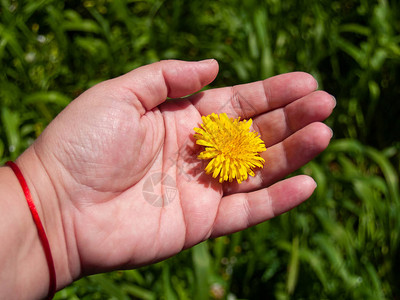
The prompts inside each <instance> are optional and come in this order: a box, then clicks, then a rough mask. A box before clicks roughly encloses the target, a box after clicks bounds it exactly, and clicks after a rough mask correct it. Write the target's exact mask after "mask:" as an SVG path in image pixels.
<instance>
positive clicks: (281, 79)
mask: <svg viewBox="0 0 400 300" xmlns="http://www.w3.org/2000/svg"><path fill="white" fill-rule="evenodd" d="M316 88H317V82H316V80H315V79H314V78H313V77H312V76H311V75H310V74H307V73H303V72H294V73H287V74H282V75H278V76H274V77H271V78H268V79H265V80H263V81H257V82H253V83H248V84H242V85H236V86H233V87H225V88H219V89H213V90H208V91H204V92H202V93H199V94H196V95H193V96H192V97H191V100H192V103H193V104H194V105H195V107H196V108H197V110H198V111H199V112H200V114H202V115H209V114H211V113H223V112H225V113H227V114H228V116H230V117H235V118H236V117H237V116H241V117H242V118H249V117H253V116H256V115H258V114H261V113H264V112H267V111H270V110H273V109H276V108H279V107H283V106H285V105H287V104H288V103H290V102H292V101H294V100H296V99H298V98H301V97H303V96H305V95H307V94H309V93H311V92H312V91H314V90H315V89H316Z"/></svg>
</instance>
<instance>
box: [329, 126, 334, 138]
mask: <svg viewBox="0 0 400 300" xmlns="http://www.w3.org/2000/svg"><path fill="white" fill-rule="evenodd" d="M328 128H329V130H330V131H331V138H332V137H333V130H332V128H330V127H328Z"/></svg>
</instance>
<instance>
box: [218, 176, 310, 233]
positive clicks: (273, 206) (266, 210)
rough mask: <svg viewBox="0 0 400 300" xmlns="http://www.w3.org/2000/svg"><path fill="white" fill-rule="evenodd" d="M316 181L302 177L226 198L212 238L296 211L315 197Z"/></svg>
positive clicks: (220, 209) (223, 200) (220, 207)
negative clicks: (292, 210)
mask: <svg viewBox="0 0 400 300" xmlns="http://www.w3.org/2000/svg"><path fill="white" fill-rule="evenodd" d="M315 187H316V183H315V181H314V180H313V179H312V178H311V177H308V176H305V175H300V176H296V177H292V178H289V179H286V180H283V181H280V182H278V183H276V184H274V185H272V186H270V187H268V188H265V189H262V190H258V191H255V192H251V193H239V194H233V195H229V196H225V197H223V198H222V200H221V203H220V205H219V208H218V213H217V216H216V219H215V222H214V225H213V228H212V232H211V237H218V236H221V235H225V234H230V233H233V232H237V231H239V230H243V229H246V228H248V227H250V226H253V225H256V224H259V223H261V222H264V221H266V220H268V219H271V218H273V217H275V216H278V215H280V214H283V213H284V212H286V211H288V210H290V209H292V208H294V207H296V206H297V205H299V204H300V203H302V202H303V201H305V200H306V199H308V198H309V197H310V196H311V194H312V193H313V191H314V189H315Z"/></svg>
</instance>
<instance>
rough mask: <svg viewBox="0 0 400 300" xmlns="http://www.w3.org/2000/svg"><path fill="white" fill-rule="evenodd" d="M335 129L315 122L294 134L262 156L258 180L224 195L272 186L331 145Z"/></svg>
mask: <svg viewBox="0 0 400 300" xmlns="http://www.w3.org/2000/svg"><path fill="white" fill-rule="evenodd" d="M331 137H332V130H331V129H330V128H329V127H328V126H326V125H325V124H323V123H318V122H317V123H312V124H309V125H307V126H306V127H304V128H302V129H300V130H299V131H297V132H295V133H294V134H292V135H291V136H289V137H288V138H286V139H285V140H284V141H282V142H280V143H278V144H275V145H274V146H272V147H269V148H267V150H266V151H265V152H263V153H262V155H261V156H262V157H263V158H264V159H265V165H264V168H263V169H257V170H256V172H255V173H256V175H255V177H250V178H249V179H248V180H247V181H245V182H243V183H241V184H237V183H235V182H232V183H230V184H227V185H225V186H224V193H225V194H232V193H237V192H245V191H254V190H258V189H260V188H263V187H266V186H269V185H271V184H273V183H275V182H277V181H278V180H280V179H282V178H284V177H285V176H287V175H289V174H290V173H292V172H293V171H295V170H297V169H298V168H300V167H301V166H303V165H305V164H306V163H308V162H309V161H310V160H312V159H313V158H314V157H315V156H317V155H318V154H319V153H321V152H322V151H323V150H324V149H325V148H326V147H327V146H328V144H329V141H330V139H331Z"/></svg>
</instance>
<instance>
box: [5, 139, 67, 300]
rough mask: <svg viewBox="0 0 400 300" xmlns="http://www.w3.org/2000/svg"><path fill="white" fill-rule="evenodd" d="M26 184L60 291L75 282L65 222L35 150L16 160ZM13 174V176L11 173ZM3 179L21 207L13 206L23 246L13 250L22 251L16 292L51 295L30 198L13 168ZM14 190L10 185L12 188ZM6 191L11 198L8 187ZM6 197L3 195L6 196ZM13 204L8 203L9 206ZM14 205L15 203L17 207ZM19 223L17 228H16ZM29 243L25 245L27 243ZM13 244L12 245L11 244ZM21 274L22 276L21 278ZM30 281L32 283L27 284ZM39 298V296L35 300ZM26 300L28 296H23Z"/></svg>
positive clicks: (46, 264) (55, 194)
mask: <svg viewBox="0 0 400 300" xmlns="http://www.w3.org/2000/svg"><path fill="white" fill-rule="evenodd" d="M16 163H17V165H18V167H19V169H20V170H21V173H22V175H23V177H24V179H25V181H26V184H27V186H28V188H29V191H30V194H31V196H32V201H33V203H34V206H35V208H36V210H37V214H38V216H39V218H40V221H41V223H42V225H43V228H44V231H45V236H46V237H47V240H48V242H49V246H50V251H51V256H52V259H53V262H54V268H55V273H56V277H57V281H56V287H57V290H58V289H60V288H62V287H64V286H66V285H68V284H69V283H71V282H72V280H73V276H72V275H71V271H70V264H69V255H68V251H67V250H68V247H67V244H66V239H65V234H64V225H63V222H62V210H61V207H60V201H59V199H58V197H57V193H56V190H55V188H54V186H53V182H52V180H51V178H50V177H49V176H48V175H47V172H46V169H45V167H44V166H43V164H42V163H41V161H40V160H39V158H38V157H37V155H36V154H35V151H34V149H33V147H31V148H29V149H27V150H26V151H25V152H24V153H23V154H22V155H21V156H20V157H19V158H18V159H17V161H16ZM10 172H11V174H10ZM3 173H5V174H6V175H4V179H5V180H6V179H7V178H8V179H9V180H11V182H12V195H13V197H12V198H14V200H13V201H14V202H15V203H18V204H19V205H18V206H15V207H14V210H13V212H14V218H13V221H14V223H16V224H14V225H13V224H12V222H10V224H7V225H8V226H9V227H12V226H14V228H13V229H14V230H15V232H14V234H17V235H19V236H20V237H25V238H22V239H21V241H22V242H23V244H22V245H21V243H17V244H16V243H13V244H14V245H15V247H14V249H13V251H14V252H19V254H18V255H17V257H16V258H15V262H16V265H15V269H14V270H13V271H15V272H16V278H15V279H16V281H15V283H16V286H15V287H14V290H10V291H11V292H13V291H18V292H21V293H22V294H23V293H26V295H27V296H28V297H29V298H32V296H34V298H36V297H45V296H46V295H47V294H48V292H49V284H50V272H49V265H48V263H49V261H47V260H46V255H45V251H44V247H43V244H42V242H41V240H40V236H39V233H38V227H37V225H38V224H35V222H34V220H33V217H32V213H31V212H30V209H29V206H28V202H27V199H26V197H25V195H24V193H23V190H22V187H21V185H20V183H19V182H18V179H17V177H16V175H15V174H13V172H12V170H11V169H10V168H6V170H4V171H3ZM10 189H11V186H10ZM4 190H5V191H6V194H7V196H8V191H7V188H6V189H4V188H3V191H4ZM3 195H4V194H3ZM10 202H11V201H10V200H9V201H8V204H9V205H10V204H11V203H10ZM15 203H12V204H15ZM17 224H18V225H17ZM25 241H26V242H25ZM17 242H19V241H17ZM11 245H12V244H11ZM21 274H23V275H22V276H21ZM27 282H29V283H30V284H27ZM35 296H36V297H35ZM22 298H25V297H23V296H22V297H21V299H22Z"/></svg>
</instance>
